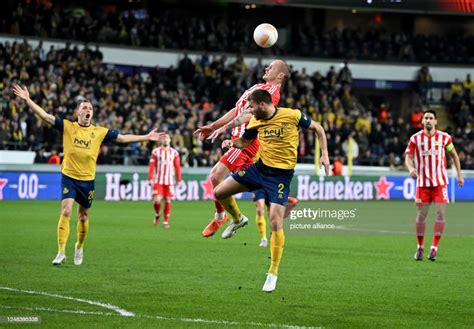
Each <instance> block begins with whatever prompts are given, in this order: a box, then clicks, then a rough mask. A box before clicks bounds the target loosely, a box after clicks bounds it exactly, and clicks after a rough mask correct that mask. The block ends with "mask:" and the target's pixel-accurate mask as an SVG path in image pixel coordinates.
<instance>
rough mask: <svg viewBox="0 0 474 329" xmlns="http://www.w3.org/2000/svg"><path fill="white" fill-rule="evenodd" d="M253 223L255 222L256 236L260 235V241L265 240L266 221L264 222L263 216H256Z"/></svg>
mask: <svg viewBox="0 0 474 329" xmlns="http://www.w3.org/2000/svg"><path fill="white" fill-rule="evenodd" d="M255 221H256V222H257V231H258V235H260V239H266V238H267V221H266V220H265V216H264V215H258V214H257V215H256V216H255Z"/></svg>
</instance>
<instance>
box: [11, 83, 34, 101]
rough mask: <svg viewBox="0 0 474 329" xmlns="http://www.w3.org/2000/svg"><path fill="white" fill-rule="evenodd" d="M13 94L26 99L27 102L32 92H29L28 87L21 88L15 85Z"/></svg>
mask: <svg viewBox="0 0 474 329" xmlns="http://www.w3.org/2000/svg"><path fill="white" fill-rule="evenodd" d="M13 93H14V94H15V95H16V96H18V97H20V98H21V99H24V100H25V101H26V100H28V99H30V92H29V91H28V88H26V86H22V87H21V86H20V85H17V84H16V83H15V84H14V85H13Z"/></svg>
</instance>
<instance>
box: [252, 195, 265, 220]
mask: <svg viewBox="0 0 474 329" xmlns="http://www.w3.org/2000/svg"><path fill="white" fill-rule="evenodd" d="M258 191H262V193H261V194H260V193H259V194H257V193H255V194H254V202H255V208H256V210H257V214H258V215H263V214H265V194H264V192H263V190H257V191H255V192H258Z"/></svg>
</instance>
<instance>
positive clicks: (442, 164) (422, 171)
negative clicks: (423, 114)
mask: <svg viewBox="0 0 474 329" xmlns="http://www.w3.org/2000/svg"><path fill="white" fill-rule="evenodd" d="M452 143H453V142H452V139H451V136H449V134H447V133H445V132H442V131H439V130H436V131H435V133H434V134H433V136H428V135H427V134H425V132H424V131H423V130H421V131H419V132H417V133H416V134H414V135H413V136H411V138H410V142H409V143H408V147H407V149H406V151H405V154H410V155H413V156H414V161H415V168H416V172H417V174H418V178H417V185H418V186H419V187H434V186H446V185H447V184H448V173H447V171H446V148H447V147H448V145H451V144H452Z"/></svg>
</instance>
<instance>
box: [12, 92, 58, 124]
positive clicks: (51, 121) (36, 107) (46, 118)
mask: <svg viewBox="0 0 474 329" xmlns="http://www.w3.org/2000/svg"><path fill="white" fill-rule="evenodd" d="M13 93H14V94H15V95H16V96H18V97H20V98H21V99H23V100H25V101H26V104H28V106H29V107H30V108H31V109H32V110H33V112H35V113H36V115H38V116H39V117H40V118H41V119H42V120H43V121H45V122H46V123H48V124H49V125H51V126H52V125H54V120H55V117H54V116H53V115H51V114H48V113H47V112H46V111H45V110H43V108H42V107H40V106H39V105H38V104H36V103H35V102H33V100H32V99H31V98H30V93H29V91H28V88H26V86H21V87H20V85H17V84H14V85H13Z"/></svg>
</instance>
